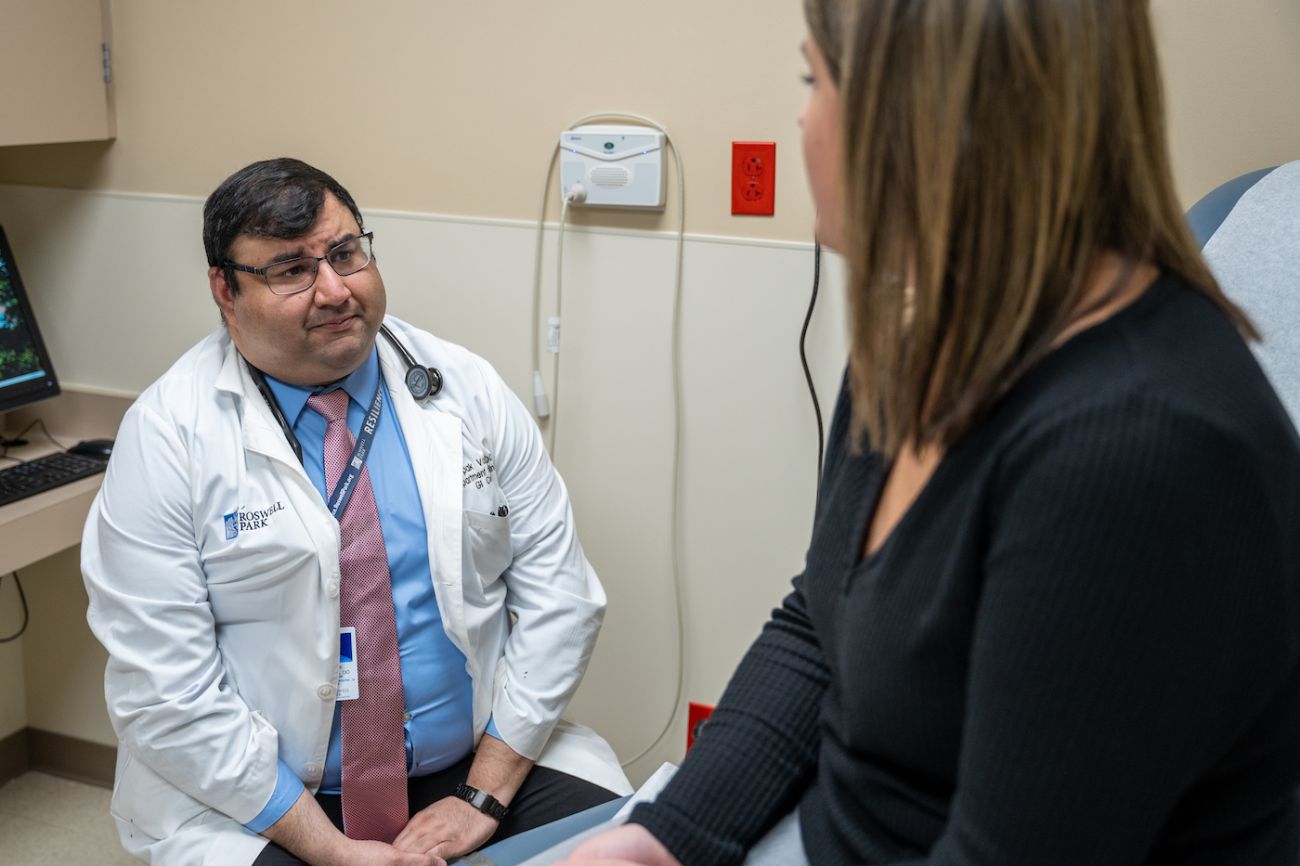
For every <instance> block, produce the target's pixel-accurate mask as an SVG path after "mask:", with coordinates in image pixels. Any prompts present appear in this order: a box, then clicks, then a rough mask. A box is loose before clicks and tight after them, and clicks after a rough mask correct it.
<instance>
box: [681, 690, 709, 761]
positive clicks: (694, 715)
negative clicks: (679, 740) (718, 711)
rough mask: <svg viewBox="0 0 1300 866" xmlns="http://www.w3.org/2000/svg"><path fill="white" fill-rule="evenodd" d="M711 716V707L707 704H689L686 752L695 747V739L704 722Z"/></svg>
mask: <svg viewBox="0 0 1300 866" xmlns="http://www.w3.org/2000/svg"><path fill="white" fill-rule="evenodd" d="M712 714H713V707H711V706H709V705H708V704H697V703H695V702H694V701H692V702H691V704H690V706H689V708H688V710H687V713H686V750H687V751H688V752H689V751H690V749H691V746H693V745H695V737H696V735H697V734H699V732H700V728H701V727H702V726H703V725H704V720H705V719H707V718H708V717H709V716H711V715H712Z"/></svg>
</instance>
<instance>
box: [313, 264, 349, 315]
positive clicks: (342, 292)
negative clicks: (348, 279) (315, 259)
mask: <svg viewBox="0 0 1300 866" xmlns="http://www.w3.org/2000/svg"><path fill="white" fill-rule="evenodd" d="M312 288H313V289H314V290H315V292H316V295H315V301H316V303H317V304H318V305H320V306H322V307H335V306H338V305H339V304H341V303H343V302H344V301H346V300H347V299H348V296H349V295H351V294H352V292H351V290H349V289H348V287H347V284H346V283H344V282H343V278H342V277H340V276H339V275H338V274H336V273H335V272H334V268H333V267H331V266H330V263H329V261H328V260H325V261H322V262H321V263H320V267H319V268H318V269H317V271H316V283H315V285H313V286H312Z"/></svg>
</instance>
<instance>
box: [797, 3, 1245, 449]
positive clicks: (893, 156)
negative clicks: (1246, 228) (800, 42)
mask: <svg viewBox="0 0 1300 866" xmlns="http://www.w3.org/2000/svg"><path fill="white" fill-rule="evenodd" d="M804 8H805V13H806V16H807V20H808V26H809V31H810V34H811V36H812V39H813V40H814V42H815V43H816V44H817V47H818V48H819V49H820V50H821V52H822V54H823V55H824V56H825V57H826V60H827V64H828V67H829V69H830V71H831V75H832V77H833V78H834V79H835V83H836V84H837V85H838V86H839V89H840V98H841V105H842V110H843V128H844V138H845V141H844V154H845V156H844V160H845V165H844V166H843V169H844V174H843V176H844V184H845V197H844V201H845V214H844V218H845V219H844V222H845V237H844V245H845V249H844V253H845V255H846V257H847V260H848V264H849V270H850V274H851V277H850V284H849V315H850V330H851V344H852V349H851V356H850V359H849V378H850V384H851V387H852V391H853V398H854V400H853V406H854V415H853V428H854V431H855V433H856V434H859V435H860V434H862V433H863V432H865V433H866V434H867V435H868V436H869V437H870V441H871V443H872V445H873V447H875V448H878V449H880V450H882V451H883V452H884V453H885V454H887V455H890V456H892V455H894V454H896V453H897V451H898V449H899V447H900V445H901V444H902V443H903V442H908V441H910V442H912V443H915V444H916V445H918V446H924V445H926V444H930V443H934V444H938V445H941V446H947V445H950V444H951V443H952V442H953V441H955V440H956V439H957V438H959V437H960V436H961V435H962V434H963V433H965V432H966V431H967V430H969V429H970V427H971V425H972V424H974V423H976V422H977V421H978V420H979V419H980V418H981V417H982V416H983V415H984V414H985V413H986V412H987V411H988V410H989V408H990V407H991V406H992V405H993V404H994V403H995V402H996V401H997V400H998V399H999V398H1000V397H1001V396H1002V395H1003V394H1005V393H1006V391H1007V390H1008V389H1009V388H1010V387H1011V385H1012V384H1013V383H1014V382H1015V381H1016V379H1018V378H1019V376H1020V375H1021V374H1022V373H1023V372H1024V371H1025V370H1026V369H1027V368H1028V367H1030V366H1032V365H1033V364H1034V363H1035V362H1036V361H1037V360H1039V359H1040V358H1041V357H1042V356H1043V355H1044V354H1046V353H1047V352H1048V351H1049V350H1050V348H1051V343H1052V340H1053V338H1054V337H1055V336H1057V335H1058V334H1059V333H1060V332H1061V330H1062V329H1063V328H1064V327H1065V326H1066V325H1067V324H1069V321H1068V320H1069V318H1070V316H1071V315H1072V314H1077V313H1079V312H1080V311H1079V310H1078V309H1077V307H1078V305H1079V303H1080V299H1081V297H1082V294H1083V290H1084V288H1085V287H1086V280H1087V277H1088V275H1089V272H1090V269H1091V267H1092V266H1093V264H1094V263H1095V262H1096V261H1097V258H1098V256H1099V255H1100V254H1101V253H1102V252H1105V251H1113V252H1116V253H1119V254H1120V255H1122V256H1124V257H1125V259H1126V260H1128V261H1129V262H1131V263H1134V264H1136V263H1139V262H1150V263H1152V264H1154V265H1156V266H1158V267H1161V268H1165V269H1168V270H1170V271H1173V272H1175V273H1177V274H1180V275H1181V276H1182V277H1184V278H1185V279H1187V280H1188V281H1189V282H1191V283H1192V284H1193V285H1195V286H1196V287H1197V288H1199V289H1200V290H1201V291H1203V292H1204V293H1205V294H1206V295H1207V296H1209V297H1210V298H1212V299H1213V300H1215V301H1216V302H1217V303H1218V304H1219V305H1220V306H1221V307H1222V308H1223V309H1224V311H1225V312H1226V313H1227V315H1228V316H1229V317H1230V318H1231V319H1232V320H1233V321H1234V322H1235V324H1236V325H1237V327H1238V328H1239V329H1240V330H1241V331H1242V332H1243V333H1244V334H1246V335H1247V336H1249V337H1252V338H1253V337H1256V334H1255V331H1254V329H1253V327H1252V326H1251V324H1250V322H1249V321H1248V320H1247V318H1246V317H1245V315H1244V314H1243V313H1242V312H1241V311H1240V310H1238V309H1237V308H1236V307H1235V306H1233V305H1232V304H1231V303H1230V302H1229V301H1228V300H1227V298H1225V297H1224V295H1223V293H1222V291H1221V290H1220V289H1219V287H1218V284H1217V283H1216V282H1215V280H1214V278H1213V277H1212V276H1211V275H1210V271H1209V269H1208V268H1207V266H1206V265H1205V262H1204V260H1203V259H1202V258H1201V255H1200V252H1199V250H1198V248H1197V246H1196V243H1195V241H1194V240H1193V239H1192V236H1191V233H1190V231H1189V229H1188V228H1187V224H1186V222H1185V220H1184V218H1183V214H1182V210H1181V208H1180V207H1179V205H1178V202H1177V198H1176V196H1175V193H1174V183H1173V173H1172V171H1171V170H1170V166H1169V156H1168V147H1167V143H1166V137H1165V122H1164V104H1163V97H1162V94H1161V86H1160V73H1159V66H1158V63H1157V59H1156V51H1155V44H1154V39H1153V36H1152V32H1151V22H1150V17H1149V14H1148V4H1147V0H1052V2H1042V0H805V2H804ZM855 438H856V437H855Z"/></svg>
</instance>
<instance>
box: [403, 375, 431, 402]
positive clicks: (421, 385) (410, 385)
mask: <svg viewBox="0 0 1300 866" xmlns="http://www.w3.org/2000/svg"><path fill="white" fill-rule="evenodd" d="M406 389H407V390H408V391H410V392H411V396H412V397H414V398H415V399H417V400H423V399H424V398H425V397H427V396H429V371H428V370H426V369H424V368H423V367H412V368H411V369H409V370H407V371H406Z"/></svg>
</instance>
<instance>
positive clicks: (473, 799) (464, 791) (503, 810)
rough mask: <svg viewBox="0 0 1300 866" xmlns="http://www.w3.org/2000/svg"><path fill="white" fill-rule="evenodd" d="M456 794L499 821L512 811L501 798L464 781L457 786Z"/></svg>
mask: <svg viewBox="0 0 1300 866" xmlns="http://www.w3.org/2000/svg"><path fill="white" fill-rule="evenodd" d="M444 790H445V789H444ZM456 796H457V797H460V798H461V799H462V800H464V801H465V802H466V803H469V804H470V805H471V806H473V807H474V808H475V809H478V810H479V811H480V812H482V813H483V814H484V815H487V816H488V817H489V818H493V819H495V820H497V821H500V820H501V819H502V818H504V817H505V816H506V815H507V814H508V813H509V812H510V809H509V807H508V806H505V805H504V804H502V802H501V801H500V800H498V799H497V798H496V797H493V796H492V795H491V794H489V793H488V792H487V791H480V790H479V789H478V788H475V787H474V786H473V785H466V784H465V783H464V782H461V783H460V784H459V785H457V786H456Z"/></svg>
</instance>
